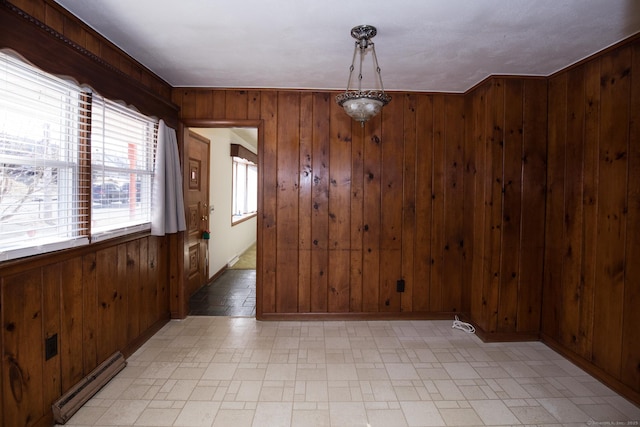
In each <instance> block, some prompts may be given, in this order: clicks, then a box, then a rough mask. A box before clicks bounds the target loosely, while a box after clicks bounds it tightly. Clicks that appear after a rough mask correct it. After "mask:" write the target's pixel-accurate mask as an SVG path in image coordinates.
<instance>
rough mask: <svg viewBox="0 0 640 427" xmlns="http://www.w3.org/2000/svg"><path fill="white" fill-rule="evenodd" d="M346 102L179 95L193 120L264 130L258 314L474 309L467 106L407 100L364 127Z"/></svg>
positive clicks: (456, 98)
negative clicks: (248, 123)
mask: <svg viewBox="0 0 640 427" xmlns="http://www.w3.org/2000/svg"><path fill="white" fill-rule="evenodd" d="M334 95H335V94H334V93H329V92H302V91H277V90H259V91H242V90H212V89H185V88H176V89H174V93H173V101H174V102H175V103H176V104H178V105H180V107H181V109H182V113H181V114H182V115H181V118H182V119H214V120H215V119H217V120H230V121H232V120H248V119H262V120H264V135H263V144H262V146H261V147H260V157H261V160H260V161H261V164H260V176H261V179H262V182H263V186H262V191H263V194H262V200H263V204H262V206H261V207H260V210H261V218H260V225H259V228H260V230H259V234H260V239H261V247H262V251H261V260H260V263H259V266H260V270H259V271H258V274H259V275H261V280H262V282H261V283H262V288H261V296H260V295H259V296H258V307H257V312H258V315H259V316H263V317H269V316H272V318H273V316H278V315H281V316H282V317H286V315H303V314H304V315H306V316H307V317H309V316H313V315H314V314H322V315H324V316H325V317H326V316H327V315H331V314H333V315H339V316H347V315H349V314H350V313H351V314H362V313H368V314H376V315H377V316H397V315H401V316H406V315H409V314H412V315H427V316H433V315H434V314H436V315H442V313H452V312H460V311H463V310H465V307H463V306H462V305H463V277H462V264H463V259H464V256H465V246H464V241H463V240H464V239H463V234H464V233H463V231H464V230H463V217H464V214H463V194H464V193H463V168H464V166H463V165H464V158H463V146H464V132H465V128H464V113H465V103H464V96H462V95H441V94H438V95H430V94H415V93H395V94H393V97H394V99H393V101H392V102H391V103H390V104H389V105H388V106H387V107H385V109H384V111H383V113H382V115H381V116H379V117H377V118H375V119H373V120H372V121H371V122H370V123H367V124H366V126H365V127H364V128H363V127H361V126H360V125H359V124H357V123H355V122H353V121H352V120H351V119H350V118H349V117H348V116H347V115H346V114H345V113H344V111H343V110H342V109H341V108H340V107H339V106H338V105H337V104H336V103H335V102H334ZM400 279H403V280H404V281H405V292H404V293H399V292H397V290H396V289H397V288H396V285H397V281H398V280H400ZM447 317H450V316H447Z"/></svg>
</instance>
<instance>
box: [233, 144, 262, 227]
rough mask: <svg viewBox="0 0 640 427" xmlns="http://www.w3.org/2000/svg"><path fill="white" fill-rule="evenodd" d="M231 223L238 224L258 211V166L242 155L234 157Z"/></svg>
mask: <svg viewBox="0 0 640 427" xmlns="http://www.w3.org/2000/svg"><path fill="white" fill-rule="evenodd" d="M232 173H233V176H232V179H231V185H232V190H231V191H232V195H233V198H232V199H233V200H232V204H231V209H232V211H231V224H232V225H233V224H237V223H239V222H242V221H243V220H245V219H247V218H249V217H251V216H253V215H255V214H256V212H257V211H258V167H257V166H256V165H255V163H253V162H251V161H249V160H246V159H243V158H241V157H232Z"/></svg>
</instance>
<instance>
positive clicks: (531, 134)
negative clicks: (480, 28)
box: [464, 77, 547, 340]
mask: <svg viewBox="0 0 640 427" xmlns="http://www.w3.org/2000/svg"><path fill="white" fill-rule="evenodd" d="M466 126H467V137H466V145H465V181H464V183H465V204H464V206H465V209H464V213H465V221H466V222H467V225H466V226H465V231H466V233H467V234H468V237H467V239H466V241H467V242H468V248H467V251H468V257H467V259H468V262H467V263H466V264H465V277H466V279H465V283H467V282H468V283H470V285H468V288H469V291H468V295H469V299H470V318H471V320H472V321H473V322H474V323H475V324H476V325H477V326H478V327H479V329H480V331H479V332H480V333H481V334H483V338H485V339H491V340H494V339H504V338H505V337H508V336H509V335H510V334H511V335H513V334H518V335H519V336H520V337H521V338H522V337H526V336H529V337H530V338H537V336H538V331H539V328H540V315H541V306H540V304H541V299H542V277H543V259H544V220H545V188H546V187H545V178H546V159H547V135H546V130H547V82H546V79H535V78H529V79H527V78H497V77H494V78H490V79H488V80H487V81H485V82H484V83H482V84H481V85H480V86H478V87H476V88H475V89H474V90H472V91H471V92H469V93H468V94H467V121H466Z"/></svg>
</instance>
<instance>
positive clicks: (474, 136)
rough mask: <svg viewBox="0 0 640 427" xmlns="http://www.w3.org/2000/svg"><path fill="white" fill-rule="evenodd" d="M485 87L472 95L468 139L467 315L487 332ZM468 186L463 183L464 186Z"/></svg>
mask: <svg viewBox="0 0 640 427" xmlns="http://www.w3.org/2000/svg"><path fill="white" fill-rule="evenodd" d="M487 91H488V85H483V86H481V87H479V88H477V89H476V90H475V91H474V92H473V93H472V95H473V99H472V101H471V108H472V111H471V113H472V114H473V117H472V121H473V122H472V125H471V130H472V133H471V135H469V137H470V138H471V140H472V144H473V145H474V148H475V150H474V151H475V152H474V162H475V164H474V170H473V186H474V192H473V194H472V196H473V199H472V200H471V201H470V203H471V206H472V211H473V227H472V234H471V238H472V240H473V256H472V258H471V261H472V262H471V280H472V282H473V284H474V286H472V287H471V301H470V304H471V305H470V311H471V313H470V314H471V319H473V321H474V322H476V324H477V325H478V326H480V327H481V328H483V329H484V330H486V328H487V322H486V321H485V319H484V317H483V307H484V306H485V305H486V301H485V300H484V298H483V285H482V284H483V283H484V277H485V274H484V269H485V260H484V249H485V238H486V236H485V233H484V226H485V216H486V205H485V203H484V199H485V190H486V186H485V178H484V176H485V174H486V173H487V164H486V160H487V144H486V140H485V139H486V138H485V128H486V126H485V121H486V112H487V109H486V98H487ZM468 184H471V183H467V182H465V186H466V185H468Z"/></svg>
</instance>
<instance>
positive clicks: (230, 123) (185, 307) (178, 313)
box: [171, 119, 264, 319]
mask: <svg viewBox="0 0 640 427" xmlns="http://www.w3.org/2000/svg"><path fill="white" fill-rule="evenodd" d="M234 127H237V128H242V127H251V128H257V129H258V217H257V226H256V251H257V252H256V319H260V318H261V317H262V304H261V301H262V276H263V274H262V233H261V230H262V222H263V221H262V212H263V211H264V210H263V209H264V204H263V199H262V194H263V188H264V183H263V181H262V177H263V173H262V162H263V161H262V159H263V150H264V140H263V138H264V120H261V119H256V120H214V119H182V120H180V123H179V124H178V128H179V133H178V135H179V138H181V139H182V138H183V135H184V130H185V128H234ZM184 144H185V141H184V140H181V141H180V140H179V142H178V146H179V149H180V160H181V163H182V171H183V176H184V170H185V169H184V168H185V164H184V162H185V145H184ZM184 185H185V183H184V182H183V186H184ZM185 208H186V207H185ZM181 243H182V248H183V249H182V251H183V257H182V268H181V269H180V270H181V272H180V277H181V280H180V281H179V283H178V286H177V289H176V292H172V298H171V301H172V302H173V303H174V304H172V309H171V313H172V317H174V318H179V319H184V318H185V317H187V315H188V314H189V295H186V284H187V271H186V269H185V268H184V266H186V265H187V261H188V258H187V257H188V256H189V250H188V247H187V246H188V242H187V239H186V238H183V239H182V242H181Z"/></svg>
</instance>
